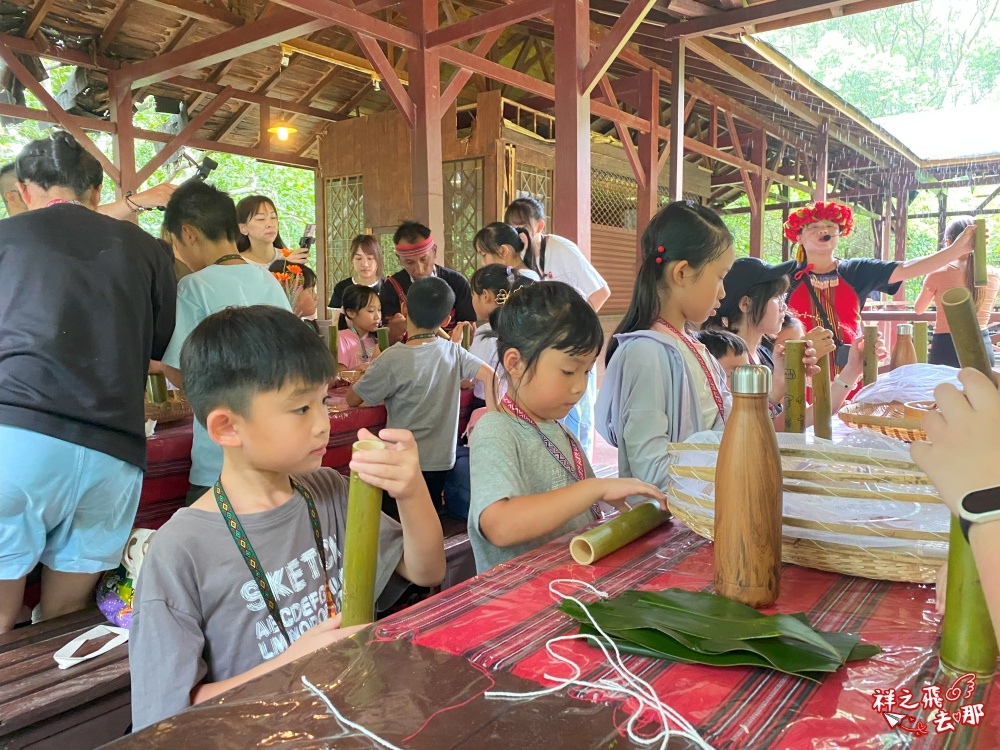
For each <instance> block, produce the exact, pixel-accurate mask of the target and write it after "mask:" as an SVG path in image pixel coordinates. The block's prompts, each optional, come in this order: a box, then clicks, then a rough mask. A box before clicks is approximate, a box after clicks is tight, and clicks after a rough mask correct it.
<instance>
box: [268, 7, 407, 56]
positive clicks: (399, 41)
mask: <svg viewBox="0 0 1000 750" xmlns="http://www.w3.org/2000/svg"><path fill="white" fill-rule="evenodd" d="M274 2H275V3H277V4H278V5H284V6H285V7H286V8H291V9H294V10H297V11H301V12H302V13H306V14H308V15H310V16H314V17H315V18H321V19H323V20H325V21H328V23H327V24H326V25H327V26H331V25H332V26H340V27H341V28H344V29H347V30H348V31H354V32H358V33H360V34H367V35H368V36H372V37H375V38H376V39H380V40H382V41H383V42H392V43H393V44H395V45H396V46H397V47H403V48H404V49H408V50H415V49H417V48H418V47H419V45H420V39H419V37H418V36H417V35H416V34H414V33H413V32H412V31H409V30H407V29H404V28H401V27H399V26H396V25H394V24H391V23H387V22H385V21H380V20H379V19H377V18H374V17H373V16H369V15H365V14H364V13H362V12H361V11H360V10H354V9H352V8H348V7H347V6H345V5H339V4H338V3H335V2H330V0H274Z"/></svg>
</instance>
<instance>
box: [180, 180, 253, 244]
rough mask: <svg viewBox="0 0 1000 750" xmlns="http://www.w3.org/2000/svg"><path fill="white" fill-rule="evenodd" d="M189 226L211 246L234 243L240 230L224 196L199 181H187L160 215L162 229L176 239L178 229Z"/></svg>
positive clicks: (230, 201)
mask: <svg viewBox="0 0 1000 750" xmlns="http://www.w3.org/2000/svg"><path fill="white" fill-rule="evenodd" d="M185 224H190V225H191V226H193V227H194V228H195V229H197V230H198V231H199V232H201V233H202V234H203V235H205V238H206V239H207V240H209V241H210V242H219V241H221V240H224V239H225V240H229V241H230V242H236V238H237V237H239V235H240V228H239V226H238V222H237V221H236V204H235V203H233V199H232V198H230V197H229V193H225V192H223V191H221V190H219V189H218V188H216V187H213V186H212V185H207V184H205V183H204V182H202V181H201V180H188V181H187V182H185V183H183V184H182V185H181V186H180V187H179V188H177V189H176V190H175V191H174V194H173V195H171V196H170V201H169V202H168V203H167V210H166V211H165V212H164V214H163V226H164V227H166V230H167V231H168V232H170V234H172V235H174V236H175V237H180V234H181V227H182V226H184V225H185Z"/></svg>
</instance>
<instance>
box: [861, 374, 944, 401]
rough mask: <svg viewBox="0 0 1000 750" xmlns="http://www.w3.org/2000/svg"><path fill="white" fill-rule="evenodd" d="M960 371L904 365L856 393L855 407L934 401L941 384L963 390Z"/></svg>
mask: <svg viewBox="0 0 1000 750" xmlns="http://www.w3.org/2000/svg"><path fill="white" fill-rule="evenodd" d="M958 373H959V371H958V370H957V369H956V368H954V367H948V366H947V365H924V364H917V365H904V366H903V367H897V368H896V369H895V370H893V371H892V372H889V373H886V374H885V375H880V376H879V379H878V380H876V381H875V382H874V383H872V384H871V385H867V386H865V387H864V388H862V389H861V390H860V391H858V394H857V395H856V396H855V397H854V403H856V404H891V403H893V402H898V403H901V404H905V403H907V402H909V401H933V400H934V389H935V388H937V387H938V386H939V385H941V384H942V383H951V384H952V385H954V386H956V387H958V388H959V389H961V388H962V385H961V383H959V381H958Z"/></svg>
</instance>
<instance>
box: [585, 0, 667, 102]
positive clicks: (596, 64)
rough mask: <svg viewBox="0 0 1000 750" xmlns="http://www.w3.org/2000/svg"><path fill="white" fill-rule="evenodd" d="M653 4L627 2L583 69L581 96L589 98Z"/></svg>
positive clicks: (638, 0)
mask: <svg viewBox="0 0 1000 750" xmlns="http://www.w3.org/2000/svg"><path fill="white" fill-rule="evenodd" d="M655 4H656V0H629V4H628V5H627V6H626V8H625V10H624V12H622V14H621V16H619V17H618V20H617V21H615V25H614V26H612V27H611V31H610V32H609V33H608V35H607V36H606V37H604V39H603V40H602V41H601V43H600V45H598V47H597V49H596V50H594V52H593V53H592V54H591V56H590V60H589V62H588V63H587V65H586V67H585V68H584V69H583V80H582V86H581V89H580V91H581V93H582V94H583V96H590V92H591V91H593V90H594V86H596V85H597V82H598V81H599V80H600V79H601V76H603V75H604V74H605V73H607V72H608V68H610V67H611V63H613V62H614V61H615V58H616V57H618V53H619V52H621V51H622V48H623V47H624V46H625V45H626V44H628V40H629V39H630V38H631V37H632V34H634V33H635V30H636V29H637V28H639V24H641V23H642V22H643V21H644V20H645V18H646V15H647V14H648V13H649V11H650V10H651V9H652V7H653V6H654V5H655Z"/></svg>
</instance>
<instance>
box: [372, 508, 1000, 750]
mask: <svg viewBox="0 0 1000 750" xmlns="http://www.w3.org/2000/svg"><path fill="white" fill-rule="evenodd" d="M560 578H564V579H565V578H568V579H576V580H580V581H586V582H588V583H591V584H592V585H594V586H596V587H597V588H598V589H600V590H602V591H604V592H607V593H609V594H611V595H614V594H617V593H620V592H622V591H625V590H628V589H646V590H662V589H666V588H670V587H677V588H683V589H688V590H692V591H710V590H711V584H712V545H711V543H710V542H708V541H706V540H704V539H702V538H700V537H698V536H697V535H695V534H694V533H693V532H692V531H690V530H689V529H688V528H687V527H685V526H684V525H683V524H681V523H680V522H678V521H676V520H674V521H672V522H671V523H670V524H668V525H666V526H664V527H661V528H660V529H658V530H656V531H654V532H652V533H651V534H649V535H647V536H646V537H644V538H643V539H641V540H639V541H637V542H634V543H633V544H631V545H629V546H628V547H626V548H624V549H622V550H619V551H618V552H617V553H615V554H613V555H610V556H609V557H606V558H605V559H603V560H600V561H598V563H597V564H595V565H593V566H583V565H577V564H575V563H574V562H573V561H572V558H571V557H570V556H569V552H568V540H567V539H564V540H561V541H556V542H552V543H551V544H549V545H546V546H545V547H542V548H540V549H539V550H536V551H535V552H533V553H530V554H528V555H524V556H522V557H519V558H517V559H515V560H513V561H511V562H509V563H507V564H505V565H501V566H499V567H497V568H495V569H494V570H491V571H489V572H487V573H485V574H483V575H481V576H478V577H477V578H475V579H473V580H471V581H468V582H466V583H465V584H462V585H460V586H456V587H454V588H451V589H448V590H447V591H445V592H443V593H442V594H440V595H438V596H436V597H434V598H433V599H430V600H428V601H427V602H424V603H422V604H420V605H418V606H416V607H412V608H410V609H408V610H405V611H404V612H401V613H400V614H398V615H395V616H393V617H392V618H389V619H387V620H384V621H382V622H381V623H379V625H378V627H377V628H376V634H377V637H378V638H379V639H399V638H404V639H409V640H412V641H413V642H414V643H417V644H419V645H422V646H427V647H430V648H433V649H439V650H442V651H447V652H449V653H452V654H456V655H461V656H463V657H464V658H466V659H468V660H470V661H472V662H474V663H475V664H479V665H481V666H484V667H487V668H489V669H493V670H503V671H509V672H512V673H514V674H515V675H518V676H520V677H524V678H527V679H530V680H533V681H536V682H539V683H545V680H544V678H543V674H544V673H545V672H546V671H548V670H553V671H552V673H553V674H557V675H561V674H566V673H567V671H568V670H567V668H566V667H565V666H563V665H560V664H558V663H557V662H555V661H554V660H553V659H551V657H549V655H548V654H547V653H546V651H545V644H546V642H547V641H548V640H549V639H550V638H553V637H554V636H558V635H564V634H568V633H573V632H576V626H575V624H574V623H573V622H572V621H571V620H570V618H569V617H567V616H566V615H563V614H562V613H560V612H559V611H558V610H557V609H556V607H555V603H556V602H555V599H554V597H553V595H552V594H551V593H550V592H549V588H548V587H549V583H550V582H552V581H553V580H556V579H560ZM561 589H563V590H565V591H566V592H567V593H569V592H572V591H573V587H572V586H570V585H566V584H563V585H561ZM576 595H579V596H581V598H583V599H584V600H591V597H589V596H587V595H586V594H584V593H583V592H581V591H577V594H576ZM764 611H765V612H767V613H768V614H770V613H772V612H786V613H792V612H804V613H805V614H806V615H807V616H808V617H809V620H810V622H811V623H813V625H815V626H816V627H818V628H820V629H823V630H838V631H848V632H852V633H856V634H858V635H860V636H861V637H862V638H864V639H865V640H866V641H869V642H872V643H875V644H877V645H879V646H881V647H882V649H883V651H882V653H881V654H880V655H878V656H876V657H875V658H872V659H870V660H867V661H862V662H852V663H849V664H848V665H847V666H846V667H845V668H844V669H842V670H840V671H839V672H837V673H836V674H834V675H831V676H828V677H826V678H825V679H824V680H823V681H822V682H820V683H813V682H810V681H807V680H804V679H798V678H793V677H790V676H787V675H783V674H780V673H777V672H771V671H767V670H763V669H756V668H726V669H723V668H714V667H704V666H697V665H689V664H673V663H669V662H666V661H659V660H651V659H647V658H643V657H637V656H627V657H626V663H627V664H628V666H629V668H630V669H632V670H633V671H634V672H636V673H637V674H639V675H640V676H642V677H643V678H644V679H646V680H648V681H649V682H651V684H652V685H653V686H654V687H655V688H656V690H657V693H658V694H659V695H660V697H661V698H662V699H663V700H665V701H666V702H668V703H669V704H670V705H671V706H672V707H673V708H674V709H676V710H677V711H679V712H680V713H681V714H683V715H684V716H685V717H686V718H687V719H688V720H689V721H690V722H691V723H692V724H693V725H694V726H695V727H696V728H697V729H698V730H699V731H700V732H701V733H702V736H703V737H704V738H705V739H706V740H707V741H708V742H709V743H710V744H711V745H712V746H713V747H715V748H719V749H720V750H721V749H722V748H725V749H726V750H729V749H735V748H752V749H753V750H758V749H760V750H763V749H765V748H766V749H768V750H770V749H771V748H780V749H784V748H787V749H788V750H806V748H809V749H810V750H833V749H834V748H837V749H838V750H840V749H844V750H861V749H864V750H874V748H890V747H902V746H904V743H908V742H909V743H911V744H909V745H908V746H909V747H911V748H919V749H920V750H925V749H926V748H945V747H949V748H950V747H954V748H963V750H964V749H965V748H976V747H978V748H996V747H1000V700H998V699H997V698H996V695H995V693H996V691H994V690H992V689H991V687H990V686H980V687H979V688H978V690H977V693H976V695H975V696H973V698H972V699H970V700H969V701H961V703H972V702H983V703H984V704H985V705H984V711H985V717H984V718H983V719H982V721H981V724H980V726H978V727H976V728H973V727H970V726H967V725H966V726H962V725H961V724H957V725H956V730H957V731H956V732H954V733H949V732H945V733H938V732H937V731H936V726H935V722H934V720H933V719H934V715H935V712H934V711H930V712H928V711H923V710H921V711H907V710H904V709H901V708H894V709H893V711H892V712H894V713H899V714H909V715H912V716H914V718H915V719H916V720H918V721H923V722H924V723H925V724H926V726H927V730H928V732H927V734H926V736H924V737H922V738H916V737H914V736H913V735H912V734H907V733H906V732H903V731H901V730H900V729H895V730H893V729H890V727H889V722H887V720H886V717H885V716H883V715H882V714H881V713H878V712H876V711H875V710H873V703H874V698H873V696H874V691H875V690H888V689H892V690H894V691H896V695H899V700H903V697H902V695H900V694H899V691H900V690H901V689H902V688H906V689H908V690H910V691H911V693H912V694H913V695H914V696H915V697H916V700H917V701H918V702H919V701H920V700H921V697H922V688H923V687H924V686H925V685H929V684H932V683H935V682H936V684H938V685H941V686H944V687H946V686H948V685H950V684H951V681H950V680H946V679H945V678H943V677H941V676H939V675H938V676H936V674H935V673H936V670H937V667H938V659H937V655H936V651H937V642H938V637H939V624H940V618H939V616H938V615H937V614H935V611H934V587H933V586H926V585H917V584H901V583H889V582H884V581H872V580H867V579H864V578H854V577H850V576H843V575H837V574H833V573H825V572H822V571H816V570H809V569H806V568H800V567H797V566H794V565H786V566H784V568H783V571H782V580H781V596H780V597H779V599H778V601H777V603H776V606H775V607H774V608H772V609H768V610H764ZM556 648H558V649H560V650H561V652H565V653H571V654H572V655H573V656H574V658H575V659H576V661H577V662H578V663H580V664H581V665H582V666H583V669H584V671H583V679H585V680H590V681H593V680H595V679H599V678H601V677H610V676H611V670H610V669H609V668H608V667H607V665H606V664H605V663H604V662H603V661H602V658H600V653H599V652H598V651H596V650H594V649H592V648H590V647H588V646H586V645H584V644H583V643H581V642H572V643H563V644H559V645H558V646H556ZM572 692H573V693H574V694H575V695H577V696H578V697H583V698H590V699H601V698H605V699H606V698H607V696H596V695H593V694H592V693H590V691H587V690H578V691H572ZM942 692H943V689H942ZM951 708H952V710H955V709H956V708H957V707H956V706H952V707H951ZM928 714H930V715H928ZM621 716H622V718H624V714H621ZM890 718H891V717H890ZM904 723H905V722H904ZM556 746H558V743H556V744H554V745H553V747H556Z"/></svg>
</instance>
